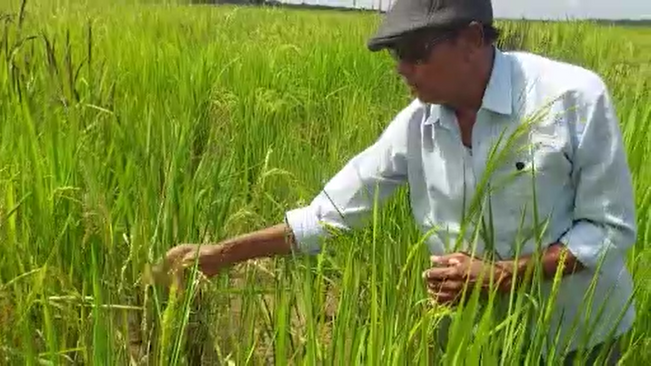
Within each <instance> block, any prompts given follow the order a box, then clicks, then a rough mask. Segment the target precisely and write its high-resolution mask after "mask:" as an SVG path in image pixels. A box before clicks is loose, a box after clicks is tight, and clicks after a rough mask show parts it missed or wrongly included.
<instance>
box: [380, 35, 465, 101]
mask: <svg viewBox="0 0 651 366" xmlns="http://www.w3.org/2000/svg"><path fill="white" fill-rule="evenodd" d="M470 39H471V38H470ZM468 41H469V38H468V36H467V35H464V34H463V32H462V33H459V32H454V33H453V32H449V31H448V32H445V31H430V32H428V33H423V34H419V35H414V36H411V37H409V38H408V39H404V40H403V41H401V42H400V43H399V44H397V45H395V46H394V47H392V49H391V53H392V54H393V56H394V58H395V59H396V62H397V72H398V73H399V74H400V75H401V76H402V77H403V79H404V80H405V82H406V83H407V85H409V87H410V88H411V90H412V92H413V93H414V95H415V96H416V97H418V99H420V100H421V101H423V102H425V103H434V104H445V103H447V102H449V101H450V100H453V99H454V98H455V97H458V96H459V95H460V93H463V87H464V85H465V84H466V81H467V80H468V77H469V76H468V70H469V67H470V66H469V65H470V64H471V62H470V61H471V59H472V55H473V51H474V48H473V47H472V45H470V44H469V42H468Z"/></svg>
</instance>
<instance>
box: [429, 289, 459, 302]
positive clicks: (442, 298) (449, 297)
mask: <svg viewBox="0 0 651 366" xmlns="http://www.w3.org/2000/svg"><path fill="white" fill-rule="evenodd" d="M427 292H428V293H429V295H430V297H431V298H432V300H434V302H436V303H437V304H439V305H452V304H454V303H456V302H457V300H458V298H459V296H458V294H457V293H455V292H442V291H434V290H428V291H427Z"/></svg>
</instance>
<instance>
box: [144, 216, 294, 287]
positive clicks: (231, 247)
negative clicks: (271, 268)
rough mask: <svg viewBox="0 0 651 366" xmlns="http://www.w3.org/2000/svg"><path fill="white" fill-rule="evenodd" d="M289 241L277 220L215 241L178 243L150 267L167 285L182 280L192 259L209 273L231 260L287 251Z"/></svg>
mask: <svg viewBox="0 0 651 366" xmlns="http://www.w3.org/2000/svg"><path fill="white" fill-rule="evenodd" d="M292 243H293V236H292V234H291V231H290V230H289V228H288V227H287V225H285V224H278V225H275V226H271V227H268V228H265V229H262V230H258V231H255V232H252V233H248V234H244V235H240V236H238V237H235V238H231V239H228V240H224V241H222V242H220V243H216V244H203V245H199V244H180V245H177V246H175V247H174V248H172V249H170V250H169V251H168V252H167V253H166V254H165V257H164V258H163V261H162V264H160V265H159V266H157V267H156V268H154V270H153V273H152V275H153V277H154V281H155V282H157V283H162V284H165V285H167V286H169V285H170V282H171V281H174V280H176V281H180V282H178V283H179V284H182V283H183V282H184V281H183V279H184V276H185V269H186V268H191V267H192V266H193V265H194V263H195V259H196V260H198V270H199V272H200V273H201V274H203V275H204V276H206V277H213V276H215V275H217V274H218V273H219V271H220V270H222V269H223V268H225V267H227V266H230V265H231V264H235V263H240V262H243V261H247V260H249V259H254V258H261V257H273V256H276V255H287V254H290V253H291V252H292Z"/></svg>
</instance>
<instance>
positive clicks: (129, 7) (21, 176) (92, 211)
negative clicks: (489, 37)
mask: <svg viewBox="0 0 651 366" xmlns="http://www.w3.org/2000/svg"><path fill="white" fill-rule="evenodd" d="M95 3H97V4H95ZM103 3H109V2H99V1H92V0H88V1H81V0H79V1H72V0H70V1H57V0H47V1H40V2H39V3H38V4H37V3H36V2H28V3H27V6H26V7H25V8H24V11H22V12H21V3H20V2H19V1H17V0H9V1H3V2H2V4H1V5H0V14H2V15H1V16H0V19H1V21H0V25H2V27H1V28H0V121H2V124H1V126H0V137H1V139H0V242H1V245H0V364H8V365H25V364H29V365H59V364H62V365H67V364H94V365H128V364H129V359H131V360H133V362H135V364H152V365H153V364H158V365H168V364H188V363H189V362H194V361H196V360H197V359H198V358H199V357H204V360H206V362H207V363H208V360H212V361H213V362H216V361H215V360H217V359H219V360H221V361H220V362H223V364H226V363H227V362H229V360H230V361H232V362H233V363H234V364H238V365H239V364H267V363H274V364H278V365H285V364H288V363H289V364H336V365H344V364H362V363H363V364H373V365H375V364H396V365H405V364H410V363H417V364H428V363H431V362H432V360H433V357H437V359H438V360H442V361H443V362H445V363H448V364H455V362H456V364H459V363H463V362H467V364H470V365H472V364H477V360H478V359H479V357H481V359H482V360H483V361H485V364H490V365H492V364H509V365H510V364H519V362H520V360H523V359H527V360H534V359H537V357H538V356H539V354H540V349H541V347H542V345H543V344H542V335H544V327H545V318H544V317H541V318H540V320H538V321H537V323H536V324H537V326H536V327H535V329H533V330H531V329H530V330H529V331H534V332H537V333H540V335H538V336H537V337H535V340H534V341H529V340H528V338H526V333H525V332H524V330H525V329H524V325H523V324H524V322H523V320H522V319H523V318H522V317H523V316H524V315H523V314H529V316H534V317H537V316H539V315H540V314H543V315H544V314H545V309H546V307H547V306H553V304H544V303H539V302H536V301H535V300H533V299H531V298H526V297H524V296H520V297H519V299H521V301H519V302H516V303H514V307H513V309H512V311H511V312H510V314H512V315H513V316H512V317H508V318H507V319H506V320H504V319H500V318H497V317H496V312H491V311H489V310H490V309H492V308H491V306H490V304H489V305H487V306H484V307H481V306H479V305H478V304H476V303H475V302H471V303H470V304H469V305H468V306H467V307H465V308H463V309H460V310H459V311H458V313H456V315H457V317H456V318H455V319H458V320H457V321H455V323H454V327H453V329H452V332H451V342H450V343H449V344H448V348H447V349H446V350H445V352H439V351H437V349H436V346H437V344H436V338H435V335H434V332H435V328H436V325H437V322H439V321H440V319H442V318H443V317H445V316H448V315H453V313H451V312H450V310H445V309H443V308H436V307H434V306H432V305H431V304H429V303H428V301H427V293H426V289H425V287H424V285H423V282H422V279H421V273H422V271H423V270H424V269H425V268H426V267H427V265H428V253H427V251H426V247H425V246H424V245H422V244H421V243H419V239H420V234H419V232H418V231H417V230H416V226H415V225H414V223H413V222H412V219H411V214H410V212H409V206H408V204H407V200H406V197H407V191H406V190H401V191H400V192H398V194H397V195H395V196H394V197H392V198H391V199H390V201H389V202H387V203H386V205H384V206H382V208H381V209H380V210H378V211H377V213H375V214H374V215H373V217H371V219H372V222H370V223H369V225H368V227H367V228H366V229H364V230H361V231H359V232H355V233H351V234H349V235H344V236H341V237H339V238H337V239H336V240H332V241H330V242H328V243H327V245H328V246H327V248H326V249H327V251H326V252H325V253H324V254H323V255H321V256H318V257H313V258H303V257H301V258H278V259H275V260H261V261H252V262H249V263H245V264H242V265H238V266H235V267H233V268H232V269H230V270H229V271H225V272H224V273H223V274H222V275H220V276H219V277H217V278H215V279H214V280H212V282H211V283H210V284H205V283H204V284H203V285H201V287H200V290H201V291H200V296H199V297H198V298H196V301H194V302H193V303H190V299H191V297H190V296H183V297H179V296H176V295H175V293H171V294H169V293H166V291H164V289H163V288H161V287H158V286H151V285H149V284H148V282H147V276H146V274H147V269H148V268H149V266H150V265H152V264H154V263H155V262H156V261H157V260H159V259H160V257H161V255H162V254H163V253H165V251H166V250H168V249H169V248H171V247H172V246H174V245H175V244H178V243H182V242H196V243H198V242H214V241H218V240H221V239H224V238H227V237H230V236H233V235H237V234H242V233H245V232H248V231H250V230H254V229H259V228H263V227H265V226H267V225H272V224H276V223H278V222H280V221H281V220H282V218H283V214H284V212H285V211H286V210H288V209H291V208H295V207H298V206H299V205H302V204H306V203H307V202H309V201H310V200H311V199H312V197H313V196H314V195H315V194H316V193H317V192H318V191H319V189H320V188H321V187H322V186H323V184H324V183H325V182H326V181H327V180H328V179H329V178H330V177H331V176H332V175H333V174H335V173H336V172H337V171H338V170H339V169H340V168H341V167H342V166H343V164H344V163H345V162H346V161H347V160H348V159H350V158H351V157H353V156H354V155H355V154H356V153H357V152H359V151H361V150H362V149H364V148H365V147H366V146H368V145H369V144H371V143H372V142H373V141H374V140H375V139H376V138H377V137H378V136H379V134H380V133H381V132H382V130H383V128H384V126H386V125H387V123H388V122H389V121H390V120H391V119H392V118H393V117H394V116H395V114H396V113H397V112H398V111H399V110H400V109H402V108H403V107H404V106H405V105H406V104H407V103H408V102H409V94H408V91H407V89H406V88H405V87H404V85H402V84H401V80H400V79H399V78H398V76H397V74H396V73H395V72H394V69H395V66H394V65H393V63H392V60H391V59H390V57H389V56H388V55H387V54H384V53H380V54H372V53H370V52H368V51H367V50H366V48H365V42H366V40H367V38H368V37H369V36H370V35H371V34H372V33H373V31H374V30H375V27H376V26H377V24H378V21H379V20H380V18H379V17H378V15H377V14H373V13H362V12H335V11H308V10H287V9H284V10H283V9H271V8H268V9H262V8H239V9H238V8H235V7H209V6H179V5H170V4H166V5H155V4H154V3H155V2H154V1H149V3H145V4H139V5H133V4H129V2H128V1H126V0H124V1H120V2H113V3H114V4H113V5H105V4H103ZM499 26H500V27H501V28H502V29H503V31H504V37H505V38H504V43H503V45H504V47H507V48H518V49H525V50H530V51H533V52H538V53H542V54H545V55H548V56H551V57H554V58H559V59H563V60H567V61H571V62H575V63H578V64H581V65H583V66H586V67H588V68H591V69H594V70H596V71H597V72H598V73H599V74H600V75H602V76H603V77H604V78H605V80H606V81H607V83H608V85H609V86H610V88H611V91H612V94H613V96H614V98H615V101H616V106H617V111H618V115H619V117H620V120H621V124H622V130H623V133H624V137H625V143H626V147H627V149H628V152H629V162H630V166H631V169H632V172H633V174H634V179H635V192H636V200H637V207H638V222H639V237H638V242H637V244H636V246H635V248H634V250H633V251H631V253H630V261H629V264H630V267H629V268H630V269H631V270H632V271H633V273H634V276H635V279H636V285H637V293H636V294H635V297H636V308H637V312H638V318H637V323H636V325H635V329H634V331H633V333H632V334H631V336H630V337H629V339H627V341H628V343H627V344H626V349H627V353H626V360H625V363H626V364H636V365H637V364H649V363H650V362H651V282H650V281H651V270H649V269H648V267H646V265H649V264H651V246H649V244H647V243H648V242H649V237H650V235H651V231H650V228H651V227H650V224H651V216H650V214H651V208H650V204H651V189H650V188H649V187H650V183H649V182H651V164H649V163H648V162H647V163H645V162H644V161H645V157H646V155H647V154H649V153H650V152H651V150H650V149H651V135H650V134H649V133H648V132H647V131H648V126H649V125H651V66H650V64H651V51H649V50H650V48H649V47H650V46H651V41H650V40H651V30H645V29H640V28H623V27H621V28H620V27H606V26H603V25H599V26H597V25H593V24H588V23H539V22H535V23H534V22H532V23H524V22H511V21H509V22H507V21H501V22H500V23H499ZM186 294H187V293H186ZM188 335H189V340H190V341H191V342H189V343H188V342H187V340H188ZM536 340H537V341H536ZM201 346H203V347H201ZM501 349H504V350H505V351H504V352H502V353H500V350H501ZM500 357H502V358H500ZM502 362H503V363H502ZM212 364H215V363H212ZM552 364H553V362H552Z"/></svg>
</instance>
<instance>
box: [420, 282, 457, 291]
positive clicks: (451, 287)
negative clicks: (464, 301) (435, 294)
mask: <svg viewBox="0 0 651 366" xmlns="http://www.w3.org/2000/svg"><path fill="white" fill-rule="evenodd" d="M464 287H465V283H464V282H462V281H443V282H433V281H432V282H428V284H427V288H428V289H431V290H434V291H441V292H461V291H462V290H463V288H464Z"/></svg>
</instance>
